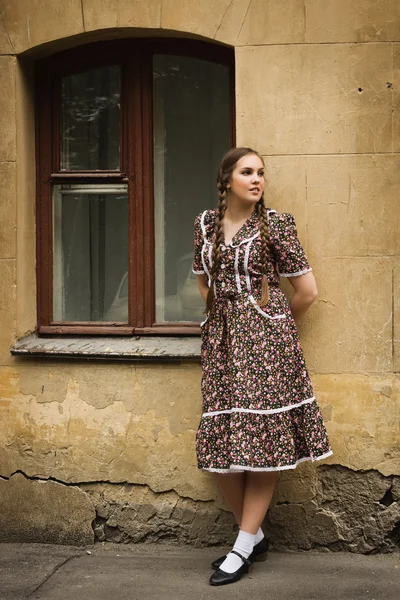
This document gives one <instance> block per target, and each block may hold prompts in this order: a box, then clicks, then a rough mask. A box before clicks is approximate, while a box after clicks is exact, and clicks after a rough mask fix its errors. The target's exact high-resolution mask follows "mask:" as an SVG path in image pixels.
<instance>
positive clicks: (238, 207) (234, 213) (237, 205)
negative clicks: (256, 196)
mask: <svg viewBox="0 0 400 600" xmlns="http://www.w3.org/2000/svg"><path fill="white" fill-rule="evenodd" d="M254 209H255V205H254V204H243V203H242V202H235V201H232V200H229V202H228V207H227V209H226V212H225V216H226V218H227V219H229V220H230V221H231V222H232V223H239V222H240V221H243V220H244V221H247V219H248V218H249V217H250V216H251V215H252V213H253V211H254Z"/></svg>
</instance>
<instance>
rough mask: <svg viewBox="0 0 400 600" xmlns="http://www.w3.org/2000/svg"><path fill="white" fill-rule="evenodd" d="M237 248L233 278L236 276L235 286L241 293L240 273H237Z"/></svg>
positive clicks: (237, 249) (237, 250)
mask: <svg viewBox="0 0 400 600" xmlns="http://www.w3.org/2000/svg"><path fill="white" fill-rule="evenodd" d="M239 252H240V250H239V248H236V252H235V278H236V287H237V291H238V292H239V294H241V293H242V286H241V283H240V275H239Z"/></svg>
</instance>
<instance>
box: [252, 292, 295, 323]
mask: <svg viewBox="0 0 400 600" xmlns="http://www.w3.org/2000/svg"><path fill="white" fill-rule="evenodd" d="M249 299H250V302H251V303H252V305H253V306H254V308H255V309H256V311H257V312H259V313H260V315H262V316H263V317H266V318H267V319H286V315H275V316H274V317H272V316H271V315H269V314H268V313H266V312H265V311H263V310H262V308H260V307H259V306H258V304H257V301H256V299H255V298H254V297H253V296H252V295H251V294H249Z"/></svg>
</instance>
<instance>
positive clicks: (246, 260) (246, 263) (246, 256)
mask: <svg viewBox="0 0 400 600" xmlns="http://www.w3.org/2000/svg"><path fill="white" fill-rule="evenodd" d="M252 243H253V240H250V242H249V243H248V244H247V246H246V250H245V253H244V272H245V275H246V284H247V290H248V292H249V294H251V281H250V275H249V257H250V247H251V244H252Z"/></svg>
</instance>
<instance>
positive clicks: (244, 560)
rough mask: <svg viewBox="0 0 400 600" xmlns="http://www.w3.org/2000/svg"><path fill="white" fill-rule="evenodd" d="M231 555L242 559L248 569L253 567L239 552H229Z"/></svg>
mask: <svg viewBox="0 0 400 600" xmlns="http://www.w3.org/2000/svg"><path fill="white" fill-rule="evenodd" d="M231 554H236V556H238V557H239V558H241V559H242V561H243V562H244V564H245V565H248V566H249V567H251V566H252V565H253V563H252V562H250V561H249V560H248V559H247V558H246V557H245V556H242V555H241V554H240V553H239V552H236V550H231Z"/></svg>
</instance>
